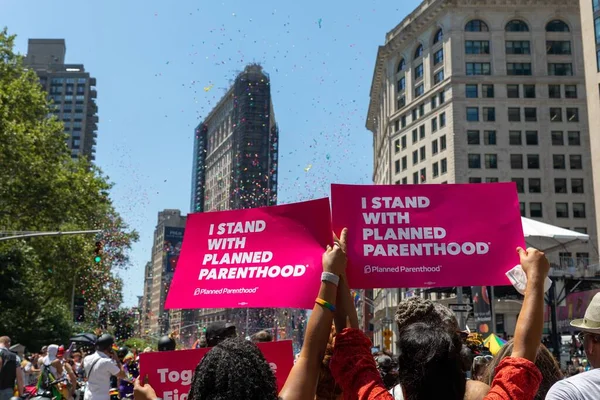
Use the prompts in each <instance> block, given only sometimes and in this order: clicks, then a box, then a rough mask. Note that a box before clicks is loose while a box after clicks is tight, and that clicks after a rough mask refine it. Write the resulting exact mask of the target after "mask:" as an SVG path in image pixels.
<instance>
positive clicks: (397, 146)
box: [394, 139, 400, 154]
mask: <svg viewBox="0 0 600 400" xmlns="http://www.w3.org/2000/svg"><path fill="white" fill-rule="evenodd" d="M398 153H400V139H396V140H395V141H394V154H398Z"/></svg>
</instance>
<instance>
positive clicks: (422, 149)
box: [419, 146, 426, 161]
mask: <svg viewBox="0 0 600 400" xmlns="http://www.w3.org/2000/svg"><path fill="white" fill-rule="evenodd" d="M419 155H420V158H421V160H420V161H423V160H425V158H426V154H425V146H423V147H421V148H420V149H419Z"/></svg>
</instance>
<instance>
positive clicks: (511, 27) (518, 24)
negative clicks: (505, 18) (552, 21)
mask: <svg viewBox="0 0 600 400" xmlns="http://www.w3.org/2000/svg"><path fill="white" fill-rule="evenodd" d="M505 30H506V32H529V26H528V25H527V24H526V23H525V22H523V21H521V20H520V19H513V20H512V21H510V22H509V23H508V24H506V28H505Z"/></svg>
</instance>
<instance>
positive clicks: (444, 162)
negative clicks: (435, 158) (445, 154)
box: [440, 158, 448, 174]
mask: <svg viewBox="0 0 600 400" xmlns="http://www.w3.org/2000/svg"><path fill="white" fill-rule="evenodd" d="M440 167H441V168H440V169H441V170H442V174H445V173H446V172H448V161H447V160H446V159H445V158H444V159H442V161H440Z"/></svg>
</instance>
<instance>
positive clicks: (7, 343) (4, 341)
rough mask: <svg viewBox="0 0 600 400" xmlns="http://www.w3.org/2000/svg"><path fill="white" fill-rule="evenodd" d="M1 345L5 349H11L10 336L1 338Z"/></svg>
mask: <svg viewBox="0 0 600 400" xmlns="http://www.w3.org/2000/svg"><path fill="white" fill-rule="evenodd" d="M0 344H1V345H4V346H5V347H10V338H9V337H8V336H0Z"/></svg>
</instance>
